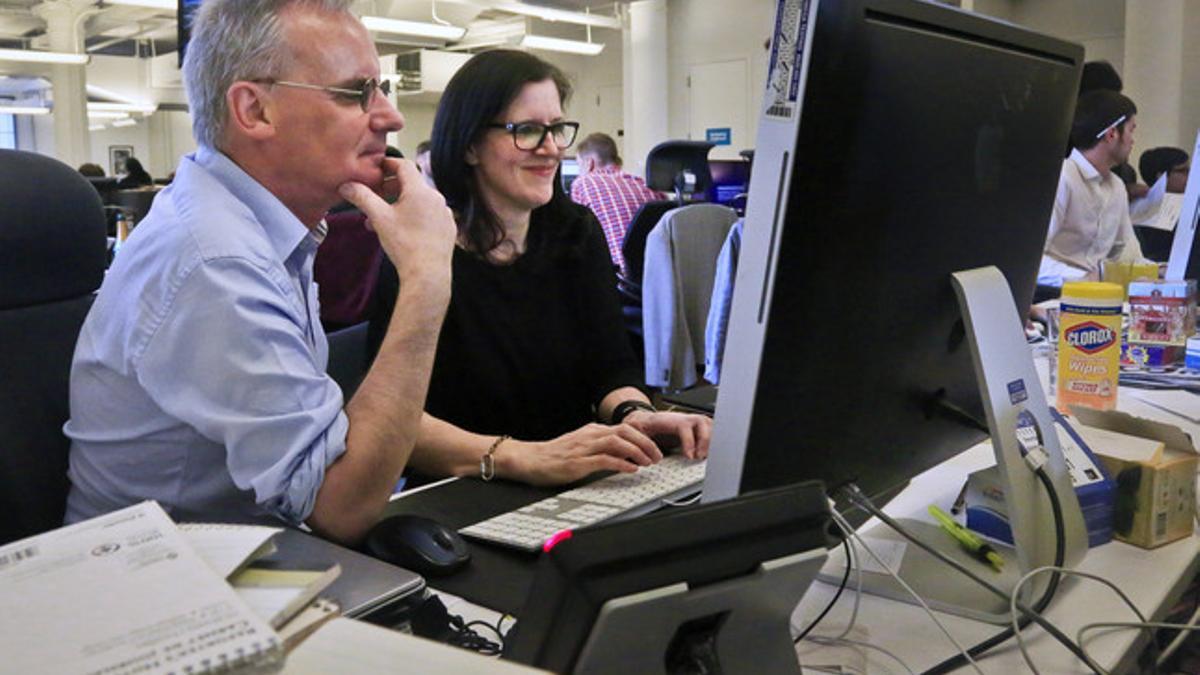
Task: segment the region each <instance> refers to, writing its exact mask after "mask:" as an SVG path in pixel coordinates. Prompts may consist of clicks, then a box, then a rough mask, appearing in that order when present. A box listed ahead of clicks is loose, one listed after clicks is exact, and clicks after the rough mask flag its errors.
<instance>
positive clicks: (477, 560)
mask: <svg viewBox="0 0 1200 675" xmlns="http://www.w3.org/2000/svg"><path fill="white" fill-rule="evenodd" d="M1039 365H1040V366H1042V367H1041V369H1042V371H1043V374H1044V365H1043V364H1039ZM1121 409H1122V410H1124V411H1126V412H1129V413H1131V414H1134V415H1139V416H1142V417H1147V418H1150V419H1157V420H1160V421H1164V422H1170V423H1172V424H1176V425H1178V426H1180V427H1182V428H1183V429H1184V431H1186V432H1188V433H1189V434H1191V435H1192V437H1193V438H1194V439H1200V425H1197V424H1194V423H1191V422H1189V421H1187V420H1185V419H1183V418H1180V417H1178V416H1175V415H1171V414H1169V413H1166V412H1164V411H1162V410H1160V409H1158V408H1155V407H1153V406H1151V405H1148V404H1146V403H1144V402H1142V401H1140V400H1138V399H1136V398H1135V397H1133V396H1123V398H1122V402H1121ZM993 461H994V458H993V455H992V453H991V449H990V446H988V445H987V444H981V445H979V446H976V447H975V448H972V449H971V450H968V451H967V452H965V453H963V454H961V455H959V456H957V457H955V458H953V459H951V460H950V461H947V462H945V463H943V464H941V465H939V466H937V467H934V468H933V469H930V470H929V471H927V472H925V473H924V474H921V475H920V476H918V477H917V478H915V479H914V480H913V481H912V482H911V483H910V485H909V486H908V488H906V489H905V490H904V491H903V492H901V493H900V494H899V496H897V497H896V498H895V499H894V500H893V501H892V502H891V503H890V504H888V506H887V508H886V510H887V511H888V512H889V513H890V514H892V515H895V516H905V517H915V518H920V519H926V520H927V519H928V516H927V515H925V507H926V506H927V505H928V504H930V503H937V504H939V505H941V506H942V507H943V508H945V509H947V510H948V509H949V508H950V505H951V503H952V502H953V501H954V499H955V497H956V496H957V493H958V490H959V488H960V487H961V486H962V483H963V481H964V480H965V478H966V475H967V474H968V473H969V472H971V471H974V470H976V469H979V468H983V467H986V466H988V465H990V464H992V463H993ZM552 492H554V491H553V490H541V489H535V488H529V487H527V486H521V485H515V484H511V483H504V482H495V483H482V482H480V481H477V480H461V481H450V482H447V483H444V484H441V485H438V486H436V487H435V488H434V489H431V490H427V491H425V492H423V493H421V492H419V493H418V494H416V495H414V496H413V497H410V498H401V499H397V500H396V501H394V502H392V504H391V505H390V506H389V514H391V513H416V514H419V515H425V516H428V517H431V518H435V519H437V520H439V521H441V522H443V523H445V524H446V525H448V526H451V527H461V526H464V525H467V524H470V523H472V522H476V521H478V520H481V519H483V518H485V517H488V516H491V515H494V514H497V513H502V512H505V511H508V510H512V509H514V508H517V507H519V506H522V505H524V504H527V503H530V502H533V501H536V500H537V499H540V498H542V497H545V496H547V495H549V494H551V493H552ZM872 524H873V523H871V524H868V527H870V526H871V525H872ZM471 546H472V555H473V560H472V563H471V565H470V566H469V567H468V568H467V570H466V571H465V572H463V573H460V574H457V575H455V576H453V577H448V578H445V579H431V580H429V583H430V585H431V586H433V587H434V588H437V589H439V590H443V591H447V592H449V593H452V594H454V595H458V596H461V597H463V598H465V599H466V600H467V601H469V603H473V604H474V605H480V606H482V607H483V608H492V609H495V610H499V611H503V612H508V613H514V614H515V613H518V612H519V610H520V607H521V605H522V604H523V603H524V599H525V596H526V594H527V593H528V588H529V585H530V583H531V581H532V577H533V568H534V563H535V560H534V558H533V557H532V556H530V555H528V554H524V553H519V552H516V551H510V550H507V549H503V548H500V547H494V546H488V545H485V544H479V543H477V542H472V543H471ZM1078 569H1079V570H1080V571H1084V572H1090V573H1093V574H1097V575H1100V576H1102V577H1104V578H1106V579H1109V580H1110V581H1112V582H1114V583H1116V584H1117V585H1118V586H1120V587H1121V588H1122V589H1123V590H1125V592H1126V593H1128V594H1129V595H1130V597H1131V598H1132V599H1133V601H1134V602H1135V604H1137V606H1138V607H1139V608H1140V609H1141V610H1142V611H1143V613H1145V614H1146V615H1147V617H1148V618H1152V619H1161V618H1162V617H1163V615H1164V614H1165V612H1166V611H1167V610H1168V609H1169V608H1170V607H1171V605H1172V603H1174V602H1175V601H1176V600H1177V599H1178V598H1179V596H1180V594H1181V593H1182V592H1183V591H1184V590H1185V588H1186V587H1187V584H1188V583H1189V582H1190V581H1191V579H1192V578H1193V577H1194V576H1195V575H1196V573H1197V571H1198V570H1200V539H1198V538H1196V537H1191V538H1189V539H1186V540H1182V541H1179V542H1175V543H1173V544H1170V545H1167V546H1164V547H1161V548H1159V549H1155V550H1144V549H1140V548H1137V547H1133V546H1129V545H1126V544H1122V543H1120V542H1112V543H1109V544H1106V545H1104V546H1101V547H1098V548H1096V549H1092V550H1091V551H1089V553H1088V555H1087V556H1086V557H1085V559H1084V561H1083V563H1082V564H1081V565H1080V566H1079V567H1078ZM851 583H853V579H852V581H851ZM851 590H852V588H851ZM834 591H835V588H834V587H833V586H830V585H827V584H823V583H820V582H818V583H815V584H814V585H813V586H812V588H811V589H810V590H809V592H808V593H807V594H806V595H805V596H804V598H803V600H802V601H801V602H800V604H799V606H798V607H797V608H796V611H795V613H794V614H793V617H792V625H793V626H794V627H802V626H807V625H808V623H809V622H810V621H811V620H812V619H813V618H814V617H815V616H816V614H817V613H819V612H820V611H821V610H822V609H823V608H824V607H825V605H826V604H827V603H828V602H829V600H830V599H832V597H833V593H834ZM852 605H853V593H852V592H849V593H844V594H843V597H842V599H841V600H840V601H839V602H838V605H837V606H836V607H835V608H834V610H833V611H832V612H830V614H829V616H827V617H826V618H825V620H824V621H823V622H822V625H821V626H820V627H819V628H818V629H817V631H816V633H817V634H820V635H836V634H837V633H839V632H840V629H841V627H844V626H845V622H846V621H847V620H848V619H849V616H850V611H851V608H852ZM456 609H457V610H458V611H460V612H461V613H464V614H467V615H470V614H473V613H474V614H482V615H487V614H488V610H486V609H482V608H478V607H471V605H470V604H467V603H463V604H462V605H460V606H459V607H457V608H456ZM938 616H939V618H941V619H942V621H943V622H944V623H945V624H946V625H947V626H948V628H949V629H950V631H951V632H952V634H954V636H955V638H956V639H958V640H959V642H960V643H962V644H963V645H964V646H970V645H974V644H976V643H977V642H980V641H982V640H984V639H986V638H988V637H990V636H992V635H994V634H996V633H997V632H999V631H1000V630H1002V628H1000V627H997V626H994V625H991V624H986V623H982V622H978V621H972V620H969V619H963V618H959V617H955V616H950V615H947V614H941V613H939V614H938ZM1046 616H1047V618H1048V619H1050V620H1051V621H1052V622H1054V623H1055V624H1056V625H1057V626H1058V627H1059V628H1060V629H1062V630H1063V632H1065V633H1066V634H1067V635H1069V636H1071V637H1072V638H1074V636H1075V633H1076V631H1078V629H1079V628H1080V627H1081V626H1082V625H1084V624H1087V623H1092V622H1095V621H1104V620H1112V621H1131V620H1134V619H1135V617H1133V616H1132V613H1131V612H1130V611H1129V610H1128V608H1126V607H1125V606H1124V604H1123V603H1122V602H1121V600H1120V599H1119V598H1117V597H1116V596H1115V595H1114V594H1113V593H1112V592H1111V591H1109V590H1108V589H1107V588H1102V587H1100V585H1099V584H1096V583H1095V582H1092V581H1088V580H1082V579H1068V580H1066V581H1065V582H1064V584H1063V586H1062V587H1061V588H1060V590H1059V592H1058V595H1057V597H1056V598H1055V600H1054V601H1053V602H1052V603H1051V605H1050V608H1049V610H1048V611H1047V612H1046ZM857 625H858V626H859V627H860V628H861V629H863V630H864V631H865V638H866V640H867V641H869V642H871V643H873V644H877V645H880V646H882V647H884V648H886V649H888V650H889V651H892V652H894V653H895V654H896V655H898V656H899V657H900V658H902V659H903V660H904V661H905V662H906V663H907V664H908V666H909V667H911V668H912V669H914V670H921V669H925V668H928V667H931V666H933V665H935V664H936V663H938V662H940V661H942V660H943V659H945V658H948V657H950V656H952V655H953V654H955V653H956V650H955V648H954V646H953V645H952V644H951V643H950V642H949V641H948V640H947V639H946V638H945V636H944V635H943V634H942V633H941V632H940V630H939V629H938V628H937V627H936V626H935V625H934V624H933V623H932V622H931V621H930V619H929V618H928V616H926V615H925V613H924V611H923V610H921V609H920V608H919V607H917V606H915V605H909V604H905V603H901V602H896V601H892V600H887V599H884V598H880V597H875V596H871V595H866V594H864V595H863V597H862V600H861V607H860V610H859V617H858V622H857ZM1023 634H1024V635H1025V636H1026V637H1027V640H1026V642H1027V644H1028V646H1029V648H1030V650H1031V653H1032V654H1033V658H1034V662H1035V663H1036V664H1037V666H1038V668H1039V669H1040V670H1041V671H1042V672H1044V673H1085V672H1087V670H1086V668H1084V667H1083V665H1082V664H1081V663H1080V662H1079V661H1078V660H1077V659H1076V658H1075V657H1074V655H1072V654H1071V653H1070V652H1068V651H1067V650H1066V649H1065V648H1063V647H1062V646H1061V645H1059V644H1058V643H1057V642H1056V641H1055V640H1054V639H1053V638H1051V637H1050V636H1049V635H1047V634H1046V633H1045V632H1044V631H1043V630H1042V629H1041V628H1038V627H1036V626H1035V627H1031V628H1029V629H1027V630H1026V631H1025V632H1024V633H1023ZM1096 635H1098V636H1099V637H1093V639H1092V640H1091V641H1090V642H1089V643H1088V645H1087V646H1088V653H1089V654H1091V655H1092V656H1093V658H1095V659H1096V660H1097V662H1099V663H1100V664H1101V665H1104V666H1105V667H1107V668H1110V669H1115V671H1116V672H1121V671H1123V670H1126V669H1128V668H1129V667H1130V666H1131V665H1132V663H1133V661H1134V659H1136V657H1137V653H1138V651H1139V649H1140V646H1141V645H1143V644H1145V640H1144V637H1143V636H1140V635H1139V634H1138V633H1137V632H1135V631H1123V632H1117V633H1107V634H1106V633H1103V632H1100V633H1097V634H1094V636H1096ZM859 636H860V637H862V634H860V635H859ZM804 654H805V657H804V660H806V661H808V662H810V663H815V662H819V661H820V660H821V657H822V654H821V652H820V650H816V651H814V650H812V649H811V648H810V647H805V648H804ZM857 663H858V664H864V663H865V668H866V671H867V672H884V673H886V672H901V671H902V669H901V668H900V667H899V666H898V664H896V663H895V662H893V661H891V660H890V659H889V657H887V656H886V655H883V654H881V653H879V652H875V651H873V650H863V660H859V661H858V662H857ZM979 665H980V667H981V668H982V669H983V670H984V672H986V673H1005V674H1007V673H1010V672H1025V670H1026V666H1025V663H1024V660H1023V659H1022V657H1021V654H1020V651H1019V650H1018V648H1017V646H1016V643H1015V641H1011V640H1010V641H1009V643H1006V644H1005V645H1002V646H1001V647H999V648H996V649H995V650H993V652H992V653H991V654H990V655H988V656H986V657H984V658H982V659H981V660H979ZM964 672H969V670H968V671H964Z"/></svg>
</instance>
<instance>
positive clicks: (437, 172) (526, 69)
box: [429, 49, 571, 257]
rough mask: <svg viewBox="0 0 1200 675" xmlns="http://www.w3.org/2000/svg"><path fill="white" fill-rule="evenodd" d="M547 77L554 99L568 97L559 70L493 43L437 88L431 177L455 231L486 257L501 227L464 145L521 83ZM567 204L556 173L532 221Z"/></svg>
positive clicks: (550, 215) (500, 236) (473, 140)
mask: <svg viewBox="0 0 1200 675" xmlns="http://www.w3.org/2000/svg"><path fill="white" fill-rule="evenodd" d="M546 80H552V81H553V82H554V85H555V86H556V87H557V88H558V98H559V101H560V102H561V103H563V104H564V105H565V104H566V102H567V100H568V99H570V97H571V84H570V82H568V81H567V77H566V75H564V74H563V72H562V71H561V70H559V69H558V68H557V67H556V66H554V65H553V64H550V63H547V62H545V61H543V60H541V59H539V58H538V57H536V56H534V55H532V54H528V53H526V52H520V51H515V50H510V49H498V50H494V51H487V52H482V53H480V54H476V55H475V56H474V57H472V58H471V60H470V61H467V62H466V63H465V64H464V65H463V67H462V68H460V69H459V70H458V72H457V73H455V75H454V77H453V78H451V79H450V83H449V84H447V85H446V90H445V92H443V93H442V100H441V103H439V104H438V109H437V116H436V117H435V118H434V120H433V134H432V136H433V147H432V148H431V149H430V155H429V160H430V164H432V165H433V180H434V183H435V184H436V185H437V188H438V191H439V192H441V193H442V195H443V196H444V197H445V198H446V204H447V205H449V206H450V208H451V209H453V210H454V212H455V214H456V216H457V219H458V231H459V235H460V236H461V237H462V238H463V239H464V240H465V243H466V245H467V247H468V249H469V250H470V251H471V252H473V253H475V254H476V255H479V256H482V257H486V256H487V254H488V253H489V252H491V251H493V250H495V249H496V247H497V246H499V245H500V243H501V242H502V241H504V228H503V226H502V225H501V223H500V220H499V218H498V217H497V216H496V214H495V213H494V212H493V211H492V210H491V208H490V207H488V205H487V203H486V202H485V201H484V199H483V194H482V193H481V192H480V190H479V181H478V179H477V177H476V176H475V169H474V167H472V166H470V165H469V164H467V151H468V150H469V149H470V148H471V147H472V146H474V145H475V144H476V143H478V142H479V141H480V140H481V139H482V138H483V135H484V133H486V132H487V131H488V128H487V125H488V124H491V123H493V122H495V121H498V120H497V118H498V117H499V115H500V114H501V113H503V112H504V111H505V110H506V109H507V108H508V106H509V105H510V104H511V103H512V102H513V101H514V100H515V99H516V98H517V96H519V95H520V93H521V89H523V88H524V87H525V85H527V84H531V83H534V82H544V81H546ZM510 121H511V120H510ZM569 208H570V200H569V199H568V198H567V196H566V194H565V193H564V192H563V189H562V184H561V181H559V180H558V176H557V175H556V176H555V180H554V195H553V196H552V197H551V198H550V202H549V203H548V204H546V205H544V206H541V207H539V208H537V209H535V210H534V215H533V217H532V218H531V221H535V222H540V221H541V220H542V219H543V218H556V217H557V216H559V215H560V214H564V212H566V211H567V210H569ZM531 234H532V228H531ZM539 238H540V237H539ZM532 244H533V242H531V243H530V245H531V246H532Z"/></svg>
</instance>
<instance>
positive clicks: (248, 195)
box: [195, 146, 325, 260]
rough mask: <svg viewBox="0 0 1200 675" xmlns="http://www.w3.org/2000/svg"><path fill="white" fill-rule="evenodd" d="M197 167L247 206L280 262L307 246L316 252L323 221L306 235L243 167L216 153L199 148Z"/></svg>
mask: <svg viewBox="0 0 1200 675" xmlns="http://www.w3.org/2000/svg"><path fill="white" fill-rule="evenodd" d="M195 160H196V163H197V164H199V165H200V166H201V167H202V168H203V169H204V170H205V171H207V172H208V173H209V175H211V176H212V177H213V178H214V179H216V180H217V182H219V183H220V184H221V186H222V187H224V188H225V189H226V190H229V192H230V193H232V194H233V196H234V197H236V198H237V199H238V200H239V201H241V202H242V203H243V204H245V205H246V207H247V208H249V209H250V211H251V212H252V213H253V214H254V217H255V218H256V219H257V220H258V222H259V223H261V224H262V226H263V231H264V232H265V233H266V235H267V239H268V240H269V241H270V242H271V247H272V248H274V249H275V253H276V254H277V255H278V256H279V259H280V260H287V259H288V258H290V257H291V256H292V254H293V253H294V252H295V251H296V250H297V249H298V248H300V247H301V245H302V244H305V243H306V242H307V244H308V245H306V246H304V249H305V250H310V249H311V250H316V247H317V244H319V243H320V242H321V240H322V239H324V236H325V231H324V221H322V223H321V226H320V227H318V228H317V231H318V232H319V234H314V232H311V231H309V229H308V228H307V227H305V226H304V223H302V222H300V219H299V218H297V217H296V215H295V214H294V213H292V212H291V211H290V210H289V209H288V208H287V207H286V206H284V205H283V202H281V201H279V198H278V197H276V196H275V195H274V194H273V193H271V191H270V190H268V189H267V188H265V187H263V185H262V183H259V182H258V181H257V180H255V179H254V178H253V177H252V176H251V175H250V174H248V173H246V172H245V171H244V170H243V169H242V167H240V166H238V165H237V164H235V163H234V161H233V160H232V159H230V158H229V157H228V156H226V155H225V154H224V153H223V152H221V151H219V150H214V149H212V148H209V147H206V146H201V147H200V148H199V149H198V150H196V154H195Z"/></svg>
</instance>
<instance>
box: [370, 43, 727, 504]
mask: <svg viewBox="0 0 1200 675" xmlns="http://www.w3.org/2000/svg"><path fill="white" fill-rule="evenodd" d="M570 91H571V89H570V84H569V83H568V82H567V80H566V78H565V76H564V75H563V74H562V72H561V71H560V70H559V69H558V68H557V67H555V66H553V65H551V64H549V63H547V62H545V61H542V60H541V59H539V58H537V57H536V56H533V55H531V54H528V53H525V52H519V51H512V50H494V51H487V52H482V53H480V54H476V55H475V56H474V57H472V58H471V60H470V61H468V62H467V63H466V64H465V65H463V67H462V68H461V69H460V70H459V71H458V72H457V73H456V74H455V75H454V77H453V78H452V79H451V80H450V83H449V84H448V85H447V87H446V90H445V92H444V93H443V94H442V100H441V103H440V104H439V106H438V112H437V116H436V118H435V120H434V127H433V149H432V155H433V176H434V179H435V181H436V182H437V187H438V190H439V191H440V192H441V193H442V194H443V195H445V196H446V202H447V204H449V205H450V207H451V208H452V209H453V210H454V212H455V216H456V219H457V221H458V245H457V246H456V247H455V249H454V274H453V278H454V281H453V293H452V294H451V300H450V308H449V309H448V310H447V314H446V321H445V324H444V326H443V327H442V332H441V335H440V337H439V339H438V352H437V358H436V360H435V362H434V368H433V376H432V379H431V382H430V389H429V400H428V403H427V405H426V415H425V418H424V421H423V423H422V425H421V436H420V438H419V439H418V441H417V447H416V450H415V451H414V452H413V457H412V466H413V468H414V469H416V470H417V471H419V472H421V473H422V474H425V475H432V476H445V475H456V476H470V475H474V476H480V477H481V478H483V479H485V480H486V479H490V478H492V477H499V478H505V479H509V480H516V481H522V482H526V483H531V484H535V485H556V484H563V483H569V482H572V481H575V480H578V479H580V478H583V477H584V476H587V475H589V474H591V473H593V472H596V471H601V470H608V471H622V472H632V471H635V470H636V469H637V468H638V467H639V466H645V465H649V464H653V463H655V462H657V461H659V460H660V459H661V458H662V450H661V447H666V445H667V444H670V445H677V446H679V447H680V448H681V449H682V451H683V453H684V454H685V455H687V456H689V457H704V456H706V455H707V452H708V443H709V436H710V433H711V428H712V423H711V421H710V420H709V419H708V418H705V417H700V416H697V415H684V414H680V413H668V412H657V411H655V410H654V407H653V406H652V405H651V404H650V400H649V398H647V396H646V395H645V393H643V392H642V391H641V389H639V388H638V384H639V382H640V373H639V370H638V367H637V360H636V359H635V358H634V355H633V352H632V350H631V349H630V346H629V342H628V340H627V338H626V337H625V329H624V325H623V322H622V318H621V309H620V306H619V304H618V300H617V291H616V288H615V285H614V284H613V276H612V266H611V260H610V259H609V256H608V251H607V247H606V246H605V243H604V235H603V233H602V232H601V231H600V226H599V224H598V223H597V222H596V219H595V216H593V215H592V213H591V212H590V211H588V210H587V209H586V208H584V207H582V206H579V205H577V204H574V203H572V202H571V201H570V200H569V199H568V198H567V196H566V195H565V194H564V193H563V191H562V186H561V183H560V182H559V181H558V180H557V177H556V175H557V172H558V167H559V163H560V161H561V160H562V157H563V152H564V151H565V150H566V149H567V148H568V147H570V146H571V143H572V141H573V140H574V138H575V133H576V129H577V128H578V125H577V124H576V123H575V122H570V121H567V120H566V119H565V118H564V115H563V105H564V102H565V101H566V100H567V98H568V96H569V94H570ZM389 267H390V266H389ZM397 286H398V287H399V289H400V291H403V289H404V283H403V282H402V281H401V282H400V283H398V284H397V278H396V274H395V272H394V271H392V270H390V269H385V270H384V271H383V272H381V274H380V288H379V290H378V292H377V296H378V299H379V301H380V303H379V305H380V309H379V314H378V315H377V316H376V317H374V319H373V321H372V331H371V332H372V341H373V342H374V341H377V335H378V333H379V331H378V328H379V327H382V326H383V325H385V324H386V323H387V322H388V321H389V320H391V319H390V317H391V316H393V310H392V307H391V299H392V298H395V297H396V293H397ZM394 311H400V308H399V307H397V308H396V310H394ZM597 422H600V423H597ZM605 422H607V423H608V424H604V423H605ZM659 443H662V444H663V446H661V447H660V445H659Z"/></svg>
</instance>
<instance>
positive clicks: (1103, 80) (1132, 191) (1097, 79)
mask: <svg viewBox="0 0 1200 675" xmlns="http://www.w3.org/2000/svg"><path fill="white" fill-rule="evenodd" d="M1124 88H1125V83H1124V82H1122V81H1121V76H1120V75H1119V74H1118V73H1117V69H1116V68H1113V65H1112V64H1111V63H1109V62H1108V61H1088V62H1087V63H1084V64H1083V73H1082V75H1081V76H1080V78H1079V96H1081V97H1082V96H1083V95H1084V94H1087V93H1089V92H1093V91H1097V90H1105V91H1115V92H1116V93H1118V94H1119V93H1121V91H1122V90H1123V89H1124ZM1067 154H1071V148H1067ZM1112 172H1113V173H1114V174H1116V175H1117V178H1120V179H1121V181H1122V182H1124V183H1125V190H1126V192H1127V193H1128V196H1129V201H1133V200H1135V199H1137V198H1138V197H1144V196H1146V193H1147V192H1149V191H1150V187H1149V186H1148V185H1143V184H1141V183H1139V182H1137V171H1134V169H1133V167H1132V166H1130V164H1129V162H1128V161H1124V162H1121V163H1120V164H1118V165H1116V166H1114V167H1113V168H1112Z"/></svg>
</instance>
